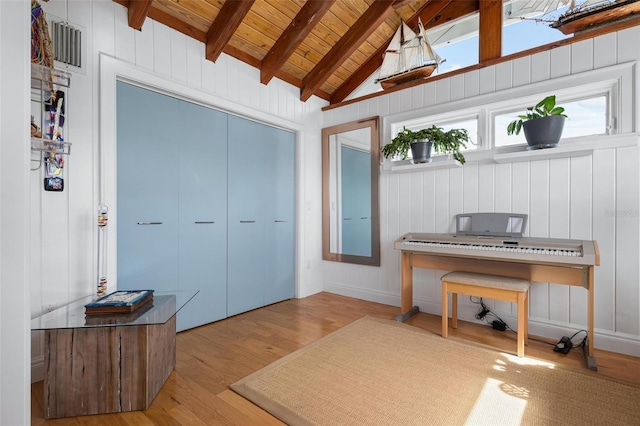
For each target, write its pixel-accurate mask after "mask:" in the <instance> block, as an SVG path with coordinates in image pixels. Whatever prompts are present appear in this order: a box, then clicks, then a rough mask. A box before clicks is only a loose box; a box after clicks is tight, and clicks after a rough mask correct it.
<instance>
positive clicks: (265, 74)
mask: <svg viewBox="0 0 640 426" xmlns="http://www.w3.org/2000/svg"><path fill="white" fill-rule="evenodd" d="M114 1H115V2H116V3H119V4H121V5H123V6H125V7H127V8H128V20H129V26H130V27H132V28H135V29H139V30H140V29H141V30H142V31H144V22H145V20H146V18H147V17H148V18H150V19H153V20H155V21H157V22H160V23H162V24H164V25H167V26H168V27H171V28H173V29H175V30H177V31H180V32H182V33H184V34H186V35H187V36H189V37H193V38H194V39H197V40H199V41H201V42H203V43H204V44H205V55H206V58H207V59H208V60H210V61H213V62H215V61H216V60H217V59H218V57H219V56H220V54H221V53H223V52H224V53H225V54H227V55H230V56H233V57H235V58H237V59H239V60H241V61H243V62H246V63H248V64H249V65H251V66H254V67H256V68H258V69H260V81H261V83H263V84H267V83H268V82H269V81H270V80H271V79H272V78H274V77H277V78H279V79H281V80H284V81H286V82H288V83H290V84H293V85H295V86H296V87H299V88H300V99H301V100H302V101H306V100H307V99H309V98H310V97H311V96H312V95H316V96H318V97H320V98H323V99H326V100H327V101H329V102H330V103H332V104H333V103H337V102H341V101H343V100H344V99H346V98H347V97H348V96H349V95H350V94H351V93H352V92H353V91H354V90H356V89H357V88H358V87H359V86H360V85H362V84H363V83H364V82H365V81H366V80H367V79H368V78H369V77H370V76H371V75H372V74H374V73H375V72H376V70H377V69H378V67H379V66H380V64H381V63H382V57H383V52H384V49H385V48H386V47H387V44H388V43H389V41H390V40H391V37H392V36H393V33H394V32H395V30H396V28H398V26H399V25H400V22H401V20H404V21H405V22H407V23H408V24H409V26H410V27H412V28H416V27H417V22H418V18H420V19H421V20H422V22H423V24H424V25H425V28H426V29H427V30H429V29H434V28H435V27H438V28H440V27H441V26H443V25H446V24H450V23H451V22H453V21H456V20H460V19H461V18H465V17H470V16H473V15H475V14H479V15H480V17H481V18H482V19H480V24H479V29H477V30H479V31H480V34H481V37H480V40H481V41H480V47H479V57H480V61H482V60H483V59H485V60H487V59H493V58H495V57H499V56H500V48H501V29H502V24H503V14H504V13H505V9H503V6H504V5H507V3H512V1H507V0H505V2H504V3H503V1H502V0H306V1H305V0H114ZM516 1H517V0H516ZM520 1H522V0H520ZM558 1H559V0H554V1H552V0H544V1H541V0H527V1H526V2H524V3H529V4H531V3H536V4H539V3H556V5H557V3H558ZM560 1H561V0H560ZM463 21H464V19H463ZM476 22H477V21H476ZM476 26H478V24H476Z"/></svg>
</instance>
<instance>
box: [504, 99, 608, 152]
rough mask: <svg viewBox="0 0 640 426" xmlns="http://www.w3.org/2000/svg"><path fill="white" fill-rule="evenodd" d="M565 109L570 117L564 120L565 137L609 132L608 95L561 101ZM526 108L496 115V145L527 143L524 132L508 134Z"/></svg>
mask: <svg viewBox="0 0 640 426" xmlns="http://www.w3.org/2000/svg"><path fill="white" fill-rule="evenodd" d="M559 104H560V105H561V106H563V107H564V109H565V114H567V116H568V119H567V120H565V122H564V130H563V132H562V137H563V138H575V137H578V136H589V135H603V134H606V133H607V97H606V96H605V95H602V96H597V97H594V98H589V99H581V100H578V101H571V102H559ZM523 113H524V109H520V110H518V111H515V112H510V113H507V114H500V115H497V116H496V117H495V120H494V124H495V131H494V133H495V134H494V141H495V146H507V145H516V144H525V143H527V141H526V139H525V138H524V132H522V131H521V132H520V134H519V135H511V136H508V135H507V126H508V125H509V123H510V122H511V121H513V120H515V119H517V118H518V115H520V114H523Z"/></svg>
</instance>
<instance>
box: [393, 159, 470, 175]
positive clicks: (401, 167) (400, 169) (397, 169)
mask: <svg viewBox="0 0 640 426" xmlns="http://www.w3.org/2000/svg"><path fill="white" fill-rule="evenodd" d="M453 167H462V164H461V163H460V162H459V161H458V160H453V159H447V160H434V161H432V162H431V163H420V164H413V163H412V162H411V161H410V160H409V161H393V162H391V161H387V162H384V163H382V171H383V172H394V173H411V172H424V171H427V170H436V169H450V168H453Z"/></svg>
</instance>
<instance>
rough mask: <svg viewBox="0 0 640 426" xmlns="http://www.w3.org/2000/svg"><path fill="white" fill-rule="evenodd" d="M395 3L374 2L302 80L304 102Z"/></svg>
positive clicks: (385, 0)
mask: <svg viewBox="0 0 640 426" xmlns="http://www.w3.org/2000/svg"><path fill="white" fill-rule="evenodd" d="M393 3H394V2H393V0H377V1H374V2H373V3H372V4H371V6H369V8H368V9H367V10H366V12H365V13H364V14H363V15H362V16H361V17H360V18H358V20H357V21H356V22H355V24H353V26H351V28H349V29H348V30H347V32H346V33H345V34H344V35H343V36H342V37H341V38H340V40H338V42H337V43H336V44H334V45H333V47H332V48H331V50H329V52H328V53H327V54H326V55H325V56H324V57H323V58H322V59H321V60H320V62H318V63H317V64H316V66H315V67H313V69H312V70H311V72H310V73H309V74H307V75H306V77H305V78H303V79H302V87H301V89H300V100H301V101H302V102H306V101H307V99H309V98H310V97H311V95H313V93H314V92H315V91H316V90H318V89H319V88H320V86H321V85H322V84H323V83H324V82H325V81H326V80H327V79H328V78H329V77H330V76H331V74H332V73H333V72H334V71H335V70H336V69H338V67H339V66H340V65H341V64H342V63H343V62H344V61H346V60H347V59H348V58H349V56H351V54H352V53H353V52H355V51H356V50H357V49H358V47H359V46H360V45H361V44H362V43H363V42H364V41H365V40H366V39H367V37H369V36H370V35H371V33H373V32H374V31H375V30H376V29H377V28H378V26H380V25H381V24H382V23H383V22H384V21H385V20H386V19H387V17H388V16H389V15H390V14H392V13H393V10H394V9H393Z"/></svg>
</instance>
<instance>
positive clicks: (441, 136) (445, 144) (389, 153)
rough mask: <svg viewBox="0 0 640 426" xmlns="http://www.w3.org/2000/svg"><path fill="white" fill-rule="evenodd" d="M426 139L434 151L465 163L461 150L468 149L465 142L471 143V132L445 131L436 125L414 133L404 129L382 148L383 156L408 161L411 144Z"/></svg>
mask: <svg viewBox="0 0 640 426" xmlns="http://www.w3.org/2000/svg"><path fill="white" fill-rule="evenodd" d="M422 139H426V140H429V141H431V142H432V143H433V149H434V150H435V151H437V152H439V153H441V154H449V153H451V154H453V158H455V159H456V160H458V161H459V162H460V163H462V164H464V163H465V161H466V160H465V158H464V155H462V153H461V152H460V150H461V149H464V148H466V147H467V145H466V143H465V142H470V138H469V132H468V131H467V130H466V129H451V130H449V131H446V132H445V131H444V130H443V129H442V127H437V126H435V125H433V126H431V127H427V128H424V129H420V130H417V131H412V130H409V129H407V128H406V127H404V128H403V129H402V131H400V132H398V134H397V135H396V136H395V137H394V138H393V139H391V142H390V143H388V144H386V145H385V146H383V147H382V149H381V151H382V154H383V155H384V156H385V157H386V158H396V157H401V158H402V159H403V160H406V159H407V154H408V152H409V149H411V144H412V143H414V142H417V141H419V140H422Z"/></svg>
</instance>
